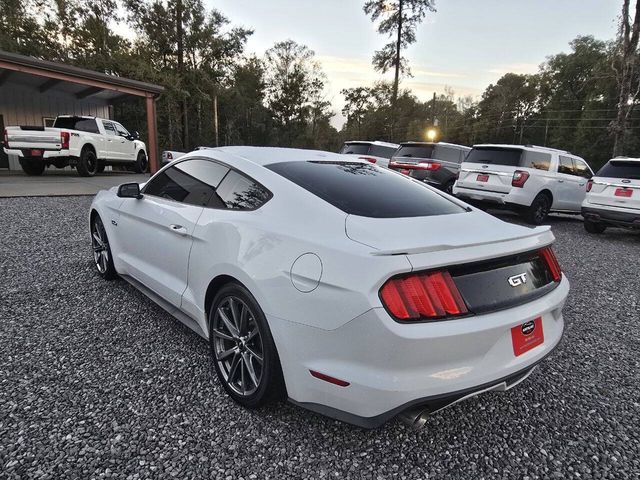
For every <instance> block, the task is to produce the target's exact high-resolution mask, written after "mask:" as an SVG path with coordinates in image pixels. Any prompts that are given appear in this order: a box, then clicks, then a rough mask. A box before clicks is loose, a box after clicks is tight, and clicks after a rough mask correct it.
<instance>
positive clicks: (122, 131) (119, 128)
mask: <svg viewBox="0 0 640 480" xmlns="http://www.w3.org/2000/svg"><path fill="white" fill-rule="evenodd" d="M113 125H115V127H116V132H117V133H118V135H121V136H123V137H128V136H129V132H127V129H126V128H124V127H123V126H122V125H120V124H119V123H114V124H113Z"/></svg>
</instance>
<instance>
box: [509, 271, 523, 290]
mask: <svg viewBox="0 0 640 480" xmlns="http://www.w3.org/2000/svg"><path fill="white" fill-rule="evenodd" d="M525 283H527V272H523V273H519V274H518V275H514V276H513V277H509V285H511V286H512V287H518V286H520V285H524V284H525Z"/></svg>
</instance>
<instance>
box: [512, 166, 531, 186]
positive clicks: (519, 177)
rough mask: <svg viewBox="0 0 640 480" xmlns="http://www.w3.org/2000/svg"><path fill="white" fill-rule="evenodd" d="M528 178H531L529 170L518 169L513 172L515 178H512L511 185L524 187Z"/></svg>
mask: <svg viewBox="0 0 640 480" xmlns="http://www.w3.org/2000/svg"><path fill="white" fill-rule="evenodd" d="M528 179H529V172H524V171H522V170H516V171H515V172H513V179H512V180H511V186H512V187H518V188H522V187H524V184H525V182H526V181H527V180H528Z"/></svg>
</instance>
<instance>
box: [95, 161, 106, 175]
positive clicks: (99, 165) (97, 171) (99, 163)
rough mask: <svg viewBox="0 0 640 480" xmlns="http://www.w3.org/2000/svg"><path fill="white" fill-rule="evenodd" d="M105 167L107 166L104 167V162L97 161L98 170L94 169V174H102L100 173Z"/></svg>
mask: <svg viewBox="0 0 640 480" xmlns="http://www.w3.org/2000/svg"><path fill="white" fill-rule="evenodd" d="M106 167H107V166H106V165H105V163H104V162H101V161H98V168H96V173H102V172H104V169H105V168H106Z"/></svg>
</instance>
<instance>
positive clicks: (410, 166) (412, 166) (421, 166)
mask: <svg viewBox="0 0 640 480" xmlns="http://www.w3.org/2000/svg"><path fill="white" fill-rule="evenodd" d="M360 158H362V157H360ZM441 166H442V164H440V163H438V162H420V163H398V162H391V163H389V168H392V169H399V170H430V171H435V170H439V169H440V167H441Z"/></svg>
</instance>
